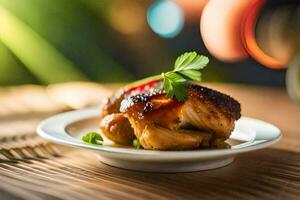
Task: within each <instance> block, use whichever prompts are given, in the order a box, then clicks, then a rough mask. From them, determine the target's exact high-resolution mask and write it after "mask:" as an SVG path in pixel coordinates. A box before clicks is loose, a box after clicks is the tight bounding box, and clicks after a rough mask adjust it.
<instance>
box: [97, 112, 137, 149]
mask: <svg viewBox="0 0 300 200" xmlns="http://www.w3.org/2000/svg"><path fill="white" fill-rule="evenodd" d="M100 128H101V130H102V132H103V133H104V134H105V136H106V137H107V138H108V139H110V140H112V141H114V142H115V143H117V144H123V145H131V144H132V140H133V139H134V132H133V129H132V128H131V125H130V123H129V121H128V119H127V118H126V117H125V116H124V115H123V114H121V113H114V114H110V115H107V116H106V117H104V118H103V119H102V120H101V121H100Z"/></svg>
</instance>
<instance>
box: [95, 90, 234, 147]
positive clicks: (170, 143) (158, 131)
mask: <svg viewBox="0 0 300 200" xmlns="http://www.w3.org/2000/svg"><path fill="white" fill-rule="evenodd" d="M188 90H189V92H188V99H187V100H186V101H184V102H179V101H177V100H176V99H175V98H174V99H169V98H167V97H166V95H165V93H164V91H162V90H159V89H153V88H152V89H151V88H150V89H149V90H147V91H143V92H139V93H136V94H134V93H125V92H124V93H122V94H121V95H119V97H120V98H119V99H118V98H114V99H115V101H110V104H108V105H106V106H105V107H104V108H106V110H105V109H104V112H102V113H105V115H103V114H102V118H103V117H105V118H104V120H102V123H101V124H102V126H101V127H102V130H103V131H104V134H105V135H106V136H108V137H109V138H110V139H111V140H113V141H115V142H117V143H120V141H122V142H124V141H127V142H129V140H132V137H136V138H137V139H138V140H139V142H140V143H141V145H142V146H143V147H144V148H145V149H160V150H175V149H195V148H199V147H208V146H219V145H220V144H223V142H224V141H225V140H226V139H228V138H229V136H230V133H231V132H232V130H233V129H234V122H235V120H237V119H239V118H240V104H239V103H238V102H237V101H236V100H234V99H233V98H231V97H229V96H227V95H225V94H222V93H220V92H217V91H215V90H212V89H209V88H206V87H202V86H200V85H197V84H190V85H189V88H188ZM116 99H117V100H116ZM121 99H122V101H121ZM113 107H114V108H119V110H120V111H121V113H120V112H119V111H118V113H119V114H118V115H121V116H122V117H121V118H122V120H120V121H122V123H114V122H113V123H111V121H114V120H112V118H115V117H108V116H107V115H109V114H111V113H110V112H116V110H117V109H110V111H107V110H109V109H107V108H113ZM112 110H113V111H112ZM107 117H108V118H109V119H111V120H107V119H106V118H107ZM117 118H119V117H117ZM127 119H128V121H127V122H128V123H127V122H126V120H127ZM117 121H118V120H117ZM109 122H110V123H109ZM108 124H109V125H108ZM110 124H113V125H114V126H120V127H118V128H107V127H113V126H110ZM121 124H123V125H121ZM124 124H126V126H127V127H126V128H125V127H124V126H125V125H124ZM129 124H130V125H131V127H132V128H131V127H128V126H129ZM121 126H123V128H121ZM105 127H106V128H105ZM122 129H123V130H124V131H125V130H126V131H127V132H126V133H124V132H123V131H122ZM129 130H131V131H129ZM124 143H125V142H124Z"/></svg>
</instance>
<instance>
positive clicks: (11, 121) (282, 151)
mask: <svg viewBox="0 0 300 200" xmlns="http://www.w3.org/2000/svg"><path fill="white" fill-rule="evenodd" d="M78 88H79V89H78ZM223 89H225V90H226V88H223ZM70 91H72V92H71V93H70ZM81 91H84V94H85V97H87V96H89V94H90V95H91V96H92V97H91V98H82V97H83V95H82V92H81ZM237 91H238V90H237V89H236V88H235V87H232V88H231V89H230V91H229V92H232V93H235V92H237ZM109 93H110V92H109V91H108V90H106V89H105V88H103V87H102V86H100V85H96V84H87V83H86V84H81V83H80V84H79V83H76V84H67V85H57V86H50V87H42V86H20V87H13V88H1V89H0V103H1V107H0V181H1V184H0V199H1V200H2V199H199V198H201V199H299V195H300V156H299V151H297V150H295V151H293V150H291V147H292V148H293V149H294V148H295V147H299V141H297V140H296V141H294V139H293V138H295V137H296V136H295V134H291V138H289V137H288V136H286V139H285V140H284V141H283V143H281V144H279V145H277V146H275V147H276V148H268V149H264V150H260V151H256V152H251V153H247V154H243V155H240V156H237V158H236V160H235V161H234V163H233V164H231V165H229V166H227V167H224V168H221V169H217V170H210V171H203V172H194V173H178V174H158V173H142V172H135V171H128V170H123V169H118V168H114V167H110V166H108V165H105V164H102V163H100V162H99V161H98V160H97V157H96V154H95V153H93V152H90V151H86V150H80V149H75V148H69V147H64V146H61V145H56V144H52V143H50V142H48V141H46V140H44V139H42V138H40V137H39V136H37V135H36V133H35V129H36V125H37V124H38V123H39V121H40V120H41V119H44V118H45V117H47V116H50V115H53V114H55V113H59V112H62V111H67V110H72V109H75V108H82V107H86V106H91V105H94V104H97V103H99V102H100V101H102V100H103V97H104V96H107V95H108V94H109ZM67 96H68V97H67ZM241 97H242V96H241ZM72 99H74V100H75V101H72ZM78 99H83V100H82V101H79V100H78ZM242 99H243V98H242ZM242 101H243V100H242ZM260 102H261V101H260ZM258 106H259V105H258ZM299 119H300V118H299ZM298 134H300V133H298ZM296 139H298V137H297V138H296ZM286 144H290V145H288V146H289V147H286V146H287V145H286Z"/></svg>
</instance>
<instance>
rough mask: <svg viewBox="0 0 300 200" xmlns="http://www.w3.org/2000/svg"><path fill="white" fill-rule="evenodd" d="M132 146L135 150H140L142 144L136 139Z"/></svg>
mask: <svg viewBox="0 0 300 200" xmlns="http://www.w3.org/2000/svg"><path fill="white" fill-rule="evenodd" d="M132 146H133V147H134V148H136V149H140V148H141V144H140V142H139V141H138V139H134V140H133V141H132Z"/></svg>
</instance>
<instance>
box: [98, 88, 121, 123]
mask: <svg viewBox="0 0 300 200" xmlns="http://www.w3.org/2000/svg"><path fill="white" fill-rule="evenodd" d="M124 97H125V91H124V90H123V89H120V90H118V91H117V92H116V93H115V94H113V95H112V96H111V97H109V98H108V99H107V101H106V103H105V104H103V105H102V107H101V109H100V119H103V118H104V117H106V116H107V115H109V114H112V113H120V106H121V102H122V101H123V100H124Z"/></svg>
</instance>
